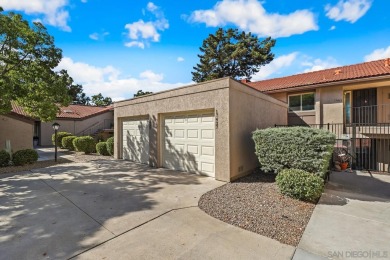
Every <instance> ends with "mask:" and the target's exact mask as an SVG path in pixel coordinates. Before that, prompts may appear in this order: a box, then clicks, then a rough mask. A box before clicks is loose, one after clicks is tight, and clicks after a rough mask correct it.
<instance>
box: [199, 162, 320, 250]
mask: <svg viewBox="0 0 390 260" xmlns="http://www.w3.org/2000/svg"><path fill="white" fill-rule="evenodd" d="M199 207H200V208H201V209H202V210H203V211H205V212H206V213H207V214H209V215H210V216H212V217H214V218H217V219H219V220H222V221H224V222H226V223H229V224H232V225H235V226H238V227H240V228H243V229H246V230H249V231H252V232H255V233H258V234H260V235H263V236H267V237H270V238H272V239H275V240H278V241H279V242H281V243H284V244H288V245H292V246H297V245H298V243H299V240H300V239H301V236H302V234H303V231H304V230H305V228H306V225H307V223H308V222H309V219H310V217H311V215H312V213H313V210H314V207H315V204H313V203H308V202H303V201H299V200H295V199H292V198H289V197H286V196H283V195H282V194H280V193H279V191H278V187H277V186H276V183H275V176H274V175H273V174H266V173H261V172H260V171H259V170H257V171H255V172H254V173H252V174H250V175H248V176H245V177H243V178H240V179H238V180H237V181H234V182H232V183H227V184H225V185H223V186H221V187H219V188H217V189H214V190H212V191H209V192H207V193H205V194H204V195H203V196H202V197H201V198H200V200H199Z"/></svg>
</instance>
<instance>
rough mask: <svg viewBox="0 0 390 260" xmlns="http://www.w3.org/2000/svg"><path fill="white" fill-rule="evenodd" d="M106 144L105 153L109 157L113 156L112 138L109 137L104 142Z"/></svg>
mask: <svg viewBox="0 0 390 260" xmlns="http://www.w3.org/2000/svg"><path fill="white" fill-rule="evenodd" d="M106 144H107V152H108V154H109V155H111V156H113V155H114V137H110V138H108V139H107V141H106Z"/></svg>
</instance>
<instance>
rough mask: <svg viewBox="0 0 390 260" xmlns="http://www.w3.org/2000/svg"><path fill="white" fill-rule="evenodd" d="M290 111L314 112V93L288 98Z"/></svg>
mask: <svg viewBox="0 0 390 260" xmlns="http://www.w3.org/2000/svg"><path fill="white" fill-rule="evenodd" d="M288 110H289V111H290V112H294V111H310V110H314V93H304V94H299V95H291V96H288Z"/></svg>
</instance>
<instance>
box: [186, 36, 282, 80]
mask: <svg viewBox="0 0 390 260" xmlns="http://www.w3.org/2000/svg"><path fill="white" fill-rule="evenodd" d="M275 43H276V41H275V40H273V39H271V38H270V37H268V38H266V39H264V40H263V41H260V40H259V38H257V37H255V36H253V35H252V34H251V33H245V32H239V31H238V30H237V29H228V30H223V29H222V28H219V29H218V30H217V31H216V33H215V34H210V35H209V36H208V37H207V38H206V39H205V40H204V41H203V44H202V47H200V48H199V49H200V51H201V52H202V54H200V55H198V57H199V58H200V61H199V63H198V64H196V66H195V67H194V71H193V72H191V73H192V80H193V81H195V82H203V81H206V80H211V79H217V78H222V77H228V76H230V77H232V78H235V79H239V78H246V79H248V80H249V79H251V78H252V75H253V74H255V73H256V72H258V71H259V70H260V67H261V66H264V65H266V64H268V63H270V62H271V61H272V60H273V58H274V54H273V53H271V48H272V47H274V46H275Z"/></svg>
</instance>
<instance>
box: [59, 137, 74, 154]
mask: <svg viewBox="0 0 390 260" xmlns="http://www.w3.org/2000/svg"><path fill="white" fill-rule="evenodd" d="M75 138H77V136H74V135H71V136H65V137H64V138H62V141H61V143H62V147H63V148H65V149H69V150H71V151H73V150H74V145H73V140H74V139H75Z"/></svg>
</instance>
